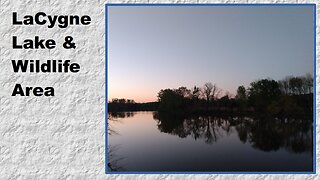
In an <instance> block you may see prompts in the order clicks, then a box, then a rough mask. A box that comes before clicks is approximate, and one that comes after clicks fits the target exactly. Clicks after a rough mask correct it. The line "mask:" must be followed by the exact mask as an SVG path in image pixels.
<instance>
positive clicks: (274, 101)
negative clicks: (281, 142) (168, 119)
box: [158, 74, 313, 116]
mask: <svg viewBox="0 0 320 180" xmlns="http://www.w3.org/2000/svg"><path fill="white" fill-rule="evenodd" d="M221 92H222V90H221V89H220V88H218V86H217V85H216V84H212V83H205V84H204V85H203V87H197V86H194V87H193V88H191V89H188V88H186V87H179V88H177V89H162V90H160V92H159V93H158V102H159V107H158V110H159V111H163V112H169V113H178V114H181V113H185V112H189V113H190V112H191V113H195V112H238V113H246V112H259V113H261V112H265V113H269V114H272V115H286V116H287V115H307V114H309V115H312V112H313V103H312V102H313V78H312V77H311V75H310V74H307V75H305V76H297V77H294V76H288V77H286V78H284V79H282V80H280V81H275V80H273V79H261V80H257V81H254V82H251V83H250V85H249V87H247V88H246V87H244V86H243V85H241V86H239V87H238V88H237V94H236V96H235V97H232V96H231V95H230V94H229V93H226V94H225V95H222V96H221Z"/></svg>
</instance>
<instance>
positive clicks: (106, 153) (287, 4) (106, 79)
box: [105, 3, 317, 174]
mask: <svg viewBox="0 0 320 180" xmlns="http://www.w3.org/2000/svg"><path fill="white" fill-rule="evenodd" d="M111 6H148V7H149V6H171V7H172V6H311V7H313V22H314V24H313V36H314V38H313V52H314V65H313V171H310V172H309V171H301V172H300V171H298V172H295V171H293V172H281V171H280V172H278V171H275V172H263V171H261V172H260V171H253V172H238V171H228V172H219V171H212V172H211V171H209V172H197V171H192V172H170V171H157V172H138V171H132V172H131V171H128V172H121V171H108V7H111ZM316 27H317V26H316V4H308V3H301V4H292V3H282V4H270V3H263V4H262V3H261V4H249V3H248V4H214V3H208V4H193V3H187V4H179V3H175V4H172V3H163V4H159V3H155V4H140V3H139V4H131V3H128V4H125V3H123V4H116V3H115V4H113V3H110V4H108V3H107V4H106V5H105V32H106V33H105V59H106V61H105V82H106V84H105V95H106V102H105V173H106V174H316V34H317V32H316Z"/></svg>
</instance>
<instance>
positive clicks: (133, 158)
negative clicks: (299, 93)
mask: <svg viewBox="0 0 320 180" xmlns="http://www.w3.org/2000/svg"><path fill="white" fill-rule="evenodd" d="M109 118H110V119H111V120H109V126H110V127H109V128H110V132H109V133H110V134H109V136H108V147H109V153H108V154H109V157H108V159H109V162H110V167H111V168H112V170H113V171H312V164H313V161H312V160H313V156H312V154H313V153H312V149H313V147H312V141H313V139H312V123H311V122H312V120H310V119H309V120H302V119H295V120H293V119H261V118H259V119H258V118H249V117H213V116H197V117H173V116H170V115H167V114H159V113H157V112H134V113H132V112H131V113H130V112H127V113H121V114H117V115H114V116H111V115H109Z"/></svg>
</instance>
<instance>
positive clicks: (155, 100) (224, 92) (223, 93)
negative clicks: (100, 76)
mask: <svg viewBox="0 0 320 180" xmlns="http://www.w3.org/2000/svg"><path fill="white" fill-rule="evenodd" d="M307 74H308V73H306V74H305V75H307ZM310 75H311V76H312V77H313V78H315V77H314V74H311V73H310ZM291 76H293V75H288V76H285V77H283V78H281V79H272V78H261V79H272V80H275V81H280V80H282V79H284V78H286V77H291ZM295 77H297V76H295ZM261 79H256V80H254V81H258V80H261ZM254 81H253V82H254ZM211 83H212V84H214V83H213V82H211ZM216 85H217V87H218V88H219V85H218V84H216ZM239 86H242V85H239ZM239 86H238V87H239ZM243 86H244V87H245V88H246V89H247V88H248V86H245V85H243ZM179 87H186V86H178V87H173V88H162V89H177V88H179ZM193 87H194V86H192V87H186V88H188V89H192V88H193ZM197 87H200V88H201V87H203V85H202V86H197ZM160 90H161V89H159V91H160ZM220 90H221V93H220V94H219V98H221V97H223V96H225V95H226V93H227V92H228V93H229V95H231V97H232V98H233V97H235V95H236V94H233V93H230V91H228V90H224V89H221V88H220ZM235 91H236V90H235ZM157 95H158V94H157ZM157 95H156V98H155V99H154V100H149V101H148V100H147V101H137V100H136V99H134V98H124V97H113V98H111V99H110V98H109V97H108V102H109V101H112V99H129V100H134V102H136V103H149V102H157V101H158V98H157Z"/></svg>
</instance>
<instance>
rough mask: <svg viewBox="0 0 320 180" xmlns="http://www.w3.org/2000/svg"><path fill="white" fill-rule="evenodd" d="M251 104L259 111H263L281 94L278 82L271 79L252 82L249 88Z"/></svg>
mask: <svg viewBox="0 0 320 180" xmlns="http://www.w3.org/2000/svg"><path fill="white" fill-rule="evenodd" d="M248 94H249V100H250V103H251V104H252V105H253V106H254V107H255V108H256V109H257V110H259V111H263V110H265V109H266V107H267V106H268V105H269V104H270V103H271V102H272V101H274V100H276V99H277V98H278V97H279V96H280V94H281V92H280V88H279V84H278V82H276V81H275V80H270V79H262V80H259V81H255V82H252V83H251V84H250V87H249V92H248Z"/></svg>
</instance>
